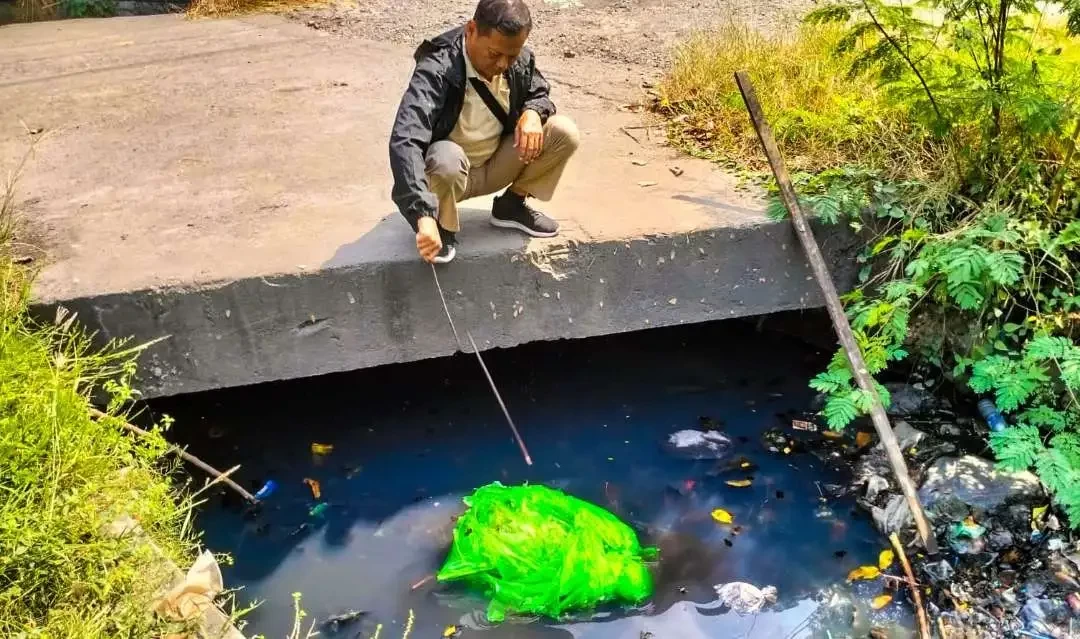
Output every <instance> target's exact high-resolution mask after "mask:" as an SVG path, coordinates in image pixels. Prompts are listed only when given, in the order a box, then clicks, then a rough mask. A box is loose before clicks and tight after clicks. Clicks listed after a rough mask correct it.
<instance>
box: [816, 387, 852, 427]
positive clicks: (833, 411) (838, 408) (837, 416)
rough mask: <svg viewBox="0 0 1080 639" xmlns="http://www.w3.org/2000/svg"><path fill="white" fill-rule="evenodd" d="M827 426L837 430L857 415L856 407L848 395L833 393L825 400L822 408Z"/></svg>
mask: <svg viewBox="0 0 1080 639" xmlns="http://www.w3.org/2000/svg"><path fill="white" fill-rule="evenodd" d="M822 414H823V415H824V416H825V421H826V422H828V424H829V428H832V429H834V430H839V429H841V428H843V427H845V426H847V425H848V424H850V423H851V422H852V420H854V419H855V418H856V417H858V415H859V411H858V407H857V406H856V405H855V402H854V401H853V400H852V399H851V397H850V396H848V395H834V396H832V397H830V398H829V399H828V400H827V401H826V402H825V408H824V409H823V410H822Z"/></svg>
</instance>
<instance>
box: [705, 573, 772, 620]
mask: <svg viewBox="0 0 1080 639" xmlns="http://www.w3.org/2000/svg"><path fill="white" fill-rule="evenodd" d="M713 588H714V589H715V590H716V596H717V597H718V598H719V599H720V603H721V604H723V605H725V606H727V607H729V608H731V610H732V611H734V612H735V613H737V614H740V615H753V614H757V613H759V612H761V610H762V608H764V607H765V606H768V605H769V604H773V603H776V588H774V587H773V586H765V587H764V588H758V587H757V586H755V585H753V584H748V583H745V582H742V581H733V582H731V583H728V584H717V585H715V586H713Z"/></svg>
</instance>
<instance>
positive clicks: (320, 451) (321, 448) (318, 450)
mask: <svg viewBox="0 0 1080 639" xmlns="http://www.w3.org/2000/svg"><path fill="white" fill-rule="evenodd" d="M333 450H334V445H333V444H319V443H316V442H312V443H311V452H312V453H314V454H316V455H329V454H330V453H331V452H333Z"/></svg>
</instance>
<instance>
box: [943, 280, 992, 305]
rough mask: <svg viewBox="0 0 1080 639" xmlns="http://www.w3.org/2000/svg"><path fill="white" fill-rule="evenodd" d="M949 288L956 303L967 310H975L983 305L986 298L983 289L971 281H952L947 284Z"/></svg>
mask: <svg viewBox="0 0 1080 639" xmlns="http://www.w3.org/2000/svg"><path fill="white" fill-rule="evenodd" d="M947 290H948V292H949V297H951V298H953V301H955V302H956V305H957V306H959V307H960V308H962V309H964V310H965V311H975V310H978V309H979V308H981V307H982V305H983V302H984V301H986V298H985V297H984V296H983V293H982V290H980V287H979V286H978V285H977V284H975V283H974V282H969V281H959V282H953V281H950V282H948V284H947Z"/></svg>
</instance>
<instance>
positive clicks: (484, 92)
mask: <svg viewBox="0 0 1080 639" xmlns="http://www.w3.org/2000/svg"><path fill="white" fill-rule="evenodd" d="M469 82H470V83H471V84H472V86H473V88H474V89H476V94H477V95H479V96H480V99H481V100H483V101H484V104H486V105H487V108H488V111H491V114H492V115H494V116H495V119H496V120H498V121H499V122H501V123H502V126H503V131H504V132H505V131H510V130H511V126H510V114H509V113H507V112H506V109H504V108H503V106H502V105H501V104H499V101H498V100H496V99H495V96H493V95H491V90H490V89H488V88H487V85H486V84H484V83H483V82H481V81H480V78H477V77H476V76H473V77H471V78H469Z"/></svg>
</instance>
